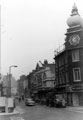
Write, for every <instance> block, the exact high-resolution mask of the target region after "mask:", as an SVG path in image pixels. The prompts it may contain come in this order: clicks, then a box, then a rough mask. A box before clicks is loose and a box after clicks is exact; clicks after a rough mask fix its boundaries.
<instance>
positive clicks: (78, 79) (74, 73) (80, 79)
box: [73, 67, 81, 82]
mask: <svg viewBox="0 0 83 120" xmlns="http://www.w3.org/2000/svg"><path fill="white" fill-rule="evenodd" d="M75 69H78V70H79V75H80V79H78V80H76V79H75ZM73 78H74V82H79V81H81V70H80V68H79V67H78V68H73Z"/></svg>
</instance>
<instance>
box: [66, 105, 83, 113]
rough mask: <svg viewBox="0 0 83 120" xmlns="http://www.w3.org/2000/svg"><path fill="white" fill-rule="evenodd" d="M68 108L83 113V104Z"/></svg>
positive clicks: (67, 108)
mask: <svg viewBox="0 0 83 120" xmlns="http://www.w3.org/2000/svg"><path fill="white" fill-rule="evenodd" d="M66 110H68V111H73V112H79V113H83V106H77V107H71V106H69V107H66Z"/></svg>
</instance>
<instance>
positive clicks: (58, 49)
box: [54, 44, 65, 56]
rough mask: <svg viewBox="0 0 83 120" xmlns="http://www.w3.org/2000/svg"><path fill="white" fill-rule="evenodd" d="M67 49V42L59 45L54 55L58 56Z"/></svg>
mask: <svg viewBox="0 0 83 120" xmlns="http://www.w3.org/2000/svg"><path fill="white" fill-rule="evenodd" d="M64 50H65V44H63V45H61V46H59V47H58V48H57V49H56V50H55V51H54V55H55V56H57V55H58V54H60V53H61V52H63V51H64Z"/></svg>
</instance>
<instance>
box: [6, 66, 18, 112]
mask: <svg viewBox="0 0 83 120" xmlns="http://www.w3.org/2000/svg"><path fill="white" fill-rule="evenodd" d="M12 67H18V66H16V65H12V66H10V67H9V86H8V88H7V96H6V107H5V111H6V113H8V96H10V97H11V68H12ZM8 92H9V95H8Z"/></svg>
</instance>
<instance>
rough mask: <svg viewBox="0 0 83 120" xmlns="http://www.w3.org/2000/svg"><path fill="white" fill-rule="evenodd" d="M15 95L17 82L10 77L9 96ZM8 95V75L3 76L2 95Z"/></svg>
mask: <svg viewBox="0 0 83 120" xmlns="http://www.w3.org/2000/svg"><path fill="white" fill-rule="evenodd" d="M16 93H17V81H16V80H15V78H14V77H13V76H12V75H11V95H16ZM7 94H10V85H9V74H7V75H4V76H3V95H7Z"/></svg>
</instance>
